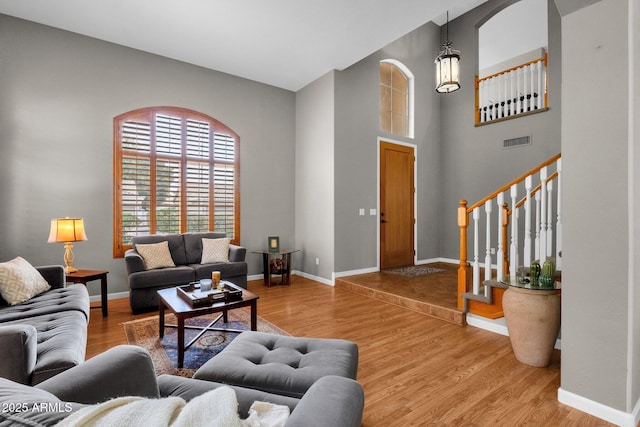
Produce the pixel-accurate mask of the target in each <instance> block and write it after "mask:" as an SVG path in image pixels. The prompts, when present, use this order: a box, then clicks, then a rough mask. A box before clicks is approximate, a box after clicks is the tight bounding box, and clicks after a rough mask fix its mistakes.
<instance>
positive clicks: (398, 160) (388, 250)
mask: <svg viewBox="0 0 640 427" xmlns="http://www.w3.org/2000/svg"><path fill="white" fill-rule="evenodd" d="M414 164H415V155H414V149H413V147H407V146H404V145H397V144H392V143H389V142H383V141H381V142H380V268H381V269H385V268H391V267H399V266H402V265H413V258H414V242H413V240H414V239H413V227H414V223H415V219H414V216H413V212H414V209H413V199H414V192H415V188H414V182H413V173H414V172H413V170H414Z"/></svg>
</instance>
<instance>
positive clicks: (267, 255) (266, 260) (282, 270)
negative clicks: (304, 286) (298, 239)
mask: <svg viewBox="0 0 640 427" xmlns="http://www.w3.org/2000/svg"><path fill="white" fill-rule="evenodd" d="M298 251H299V249H280V250H278V251H269V250H260V251H253V253H254V254H262V268H263V275H264V284H265V286H273V285H288V284H289V278H290V277H291V254H292V253H295V252H298ZM276 259H279V260H282V261H281V264H280V265H279V266H278V267H277V268H276V269H272V268H271V261H272V260H276ZM272 276H280V282H274V281H273V280H272Z"/></svg>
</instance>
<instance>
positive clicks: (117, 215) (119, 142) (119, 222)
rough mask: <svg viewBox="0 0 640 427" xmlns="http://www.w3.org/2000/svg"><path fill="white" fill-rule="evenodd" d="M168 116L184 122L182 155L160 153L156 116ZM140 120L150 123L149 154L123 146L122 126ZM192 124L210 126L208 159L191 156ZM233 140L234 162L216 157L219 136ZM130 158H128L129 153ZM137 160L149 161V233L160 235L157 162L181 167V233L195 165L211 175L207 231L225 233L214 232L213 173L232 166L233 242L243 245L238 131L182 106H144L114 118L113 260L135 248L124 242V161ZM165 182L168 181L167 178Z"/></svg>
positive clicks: (179, 205)
mask: <svg viewBox="0 0 640 427" xmlns="http://www.w3.org/2000/svg"><path fill="white" fill-rule="evenodd" d="M157 115H166V116H170V117H171V118H179V119H180V123H181V128H180V129H181V131H180V133H179V135H180V148H181V149H180V153H179V154H173V153H166V152H165V153H162V152H158V150H157V148H158V147H157V144H156V132H155V131H156V125H157V122H156V116H157ZM132 121H141V122H145V123H149V130H150V132H149V149H148V153H144V152H143V151H138V150H135V151H133V150H127V149H126V147H125V146H124V138H123V125H124V124H125V123H126V122H132ZM189 121H197V122H206V123H208V124H209V131H208V132H209V141H208V147H209V153H208V158H206V157H197V156H190V155H189V154H188V152H189V139H188V137H187V132H188V128H187V123H188V122H189ZM217 135H218V136H224V137H230V138H232V139H233V159H232V160H225V159H221V158H216V157H215V143H214V142H215V140H216V136H217ZM161 145H162V144H161ZM127 153H129V154H130V155H129V156H127V155H126V154H127ZM134 154H135V157H136V158H139V159H147V158H148V159H149V191H148V193H149V201H148V203H149V205H148V211H149V218H148V223H149V224H148V228H149V234H157V230H158V224H157V215H156V214H157V211H156V207H157V203H156V198H157V194H156V186H157V184H158V180H162V179H163V178H162V175H158V176H156V175H155V173H156V169H157V167H156V162H157V161H158V160H160V161H162V160H167V163H169V162H172V163H174V164H179V170H180V172H181V173H180V174H179V182H178V185H177V187H178V188H179V202H178V218H179V220H178V228H179V232H180V233H185V232H187V231H188V230H187V226H188V218H187V215H188V212H189V209H188V200H187V197H186V194H188V191H187V177H188V173H187V172H188V170H189V167H192V166H193V164H194V162H197V163H202V164H207V165H208V168H209V170H210V173H209V174H208V176H207V180H208V184H207V185H208V198H209V202H208V204H207V205H206V206H207V209H208V217H209V220H208V230H206V231H226V230H215V226H216V222H215V220H214V219H215V203H214V200H215V197H216V196H215V193H214V188H215V185H214V180H215V178H216V175H215V174H214V173H211V172H213V171H214V170H215V169H216V167H217V168H220V167H224V166H231V168H232V170H233V196H232V197H233V236H232V239H231V243H233V244H236V245H239V244H240V137H239V136H238V134H237V133H236V132H234V131H233V130H232V129H231V128H229V127H228V126H227V125H225V124H224V123H222V122H220V121H218V120H216V119H214V118H213V117H210V116H208V115H206V114H203V113H200V112H198V111H194V110H189V109H186V108H181V107H145V108H140V109H137V110H132V111H129V112H126V113H123V114H120V115H118V116H116V117H114V119H113V257H114V258H122V257H123V256H124V253H125V252H126V251H127V250H128V249H130V248H131V247H132V246H131V244H130V243H128V242H127V243H125V233H124V229H123V226H124V225H123V206H125V204H124V203H123V190H124V189H123V187H124V185H123V175H124V174H125V171H124V170H123V158H126V157H129V158H131V157H134ZM165 179H166V178H165ZM199 231H205V230H199Z"/></svg>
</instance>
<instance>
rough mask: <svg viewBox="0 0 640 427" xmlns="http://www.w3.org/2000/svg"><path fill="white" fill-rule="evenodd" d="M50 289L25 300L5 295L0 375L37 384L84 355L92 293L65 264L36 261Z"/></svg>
mask: <svg viewBox="0 0 640 427" xmlns="http://www.w3.org/2000/svg"><path fill="white" fill-rule="evenodd" d="M36 269H37V270H38V271H39V272H40V274H41V275H42V276H43V277H44V278H45V280H46V281H47V282H48V283H49V285H50V286H51V289H50V290H48V291H46V292H43V293H41V294H40V295H37V296H35V297H33V298H31V299H29V300H27V301H25V302H23V303H21V304H17V305H13V306H12V305H9V304H7V303H6V301H4V300H2V298H0V300H1V301H0V360H2V363H0V377H3V378H8V379H11V380H13V381H17V382H20V383H24V384H38V383H40V382H42V381H44V380H46V379H48V378H50V377H52V376H54V375H56V374H58V373H60V372H62V371H64V370H67V369H69V368H71V367H73V366H76V365H78V364H79V363H81V362H83V361H84V357H85V350H86V345H87V324H88V322H89V294H88V292H87V289H86V287H85V286H84V285H82V284H70V285H68V286H65V275H64V268H63V267H62V266H46V267H36Z"/></svg>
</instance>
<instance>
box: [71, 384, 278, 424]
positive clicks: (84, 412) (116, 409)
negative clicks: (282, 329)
mask: <svg viewBox="0 0 640 427" xmlns="http://www.w3.org/2000/svg"><path fill="white" fill-rule="evenodd" d="M288 417H289V407H288V406H282V405H275V404H272V403H268V402H254V403H253V405H251V409H250V410H249V417H248V418H247V419H246V420H242V419H240V417H239V416H238V401H237V398H236V394H235V392H234V391H233V390H232V389H231V388H229V387H219V388H217V389H215V390H211V391H209V392H207V393H205V394H203V395H201V396H198V397H196V398H195V399H193V400H191V401H190V402H189V403H187V402H185V401H184V400H183V399H181V398H180V397H167V398H164V399H146V398H142V397H119V398H117V399H113V400H109V401H107V402H104V403H100V404H98V405H92V406H88V407H86V408H82V409H81V410H79V411H77V412H75V413H73V414H71V415H70V416H68V417H67V418H66V419H64V420H63V421H62V422H60V423H59V424H58V426H61V427H71V426H73V427H79V426H87V427H89V426H92V427H93V426H95V427H101V426H104V427H114V426H136V427H137V426H142V425H145V426H146V425H149V426H171V427H193V426H216V427H282V426H284V424H285V422H286V421H287V418H288Z"/></svg>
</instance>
